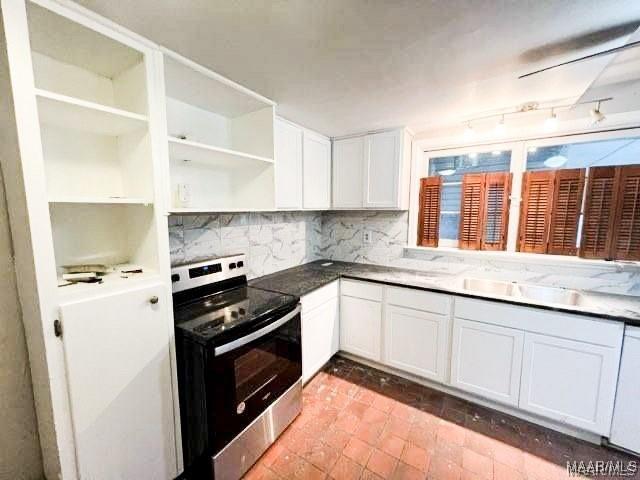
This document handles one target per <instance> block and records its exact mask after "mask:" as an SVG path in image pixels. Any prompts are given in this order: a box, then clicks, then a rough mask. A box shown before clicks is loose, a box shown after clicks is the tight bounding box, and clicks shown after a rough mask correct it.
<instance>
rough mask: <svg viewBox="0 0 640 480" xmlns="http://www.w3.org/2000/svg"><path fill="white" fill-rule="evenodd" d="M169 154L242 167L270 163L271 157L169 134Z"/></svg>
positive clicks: (215, 164)
mask: <svg viewBox="0 0 640 480" xmlns="http://www.w3.org/2000/svg"><path fill="white" fill-rule="evenodd" d="M169 154H170V156H171V158H172V159H173V160H188V161H193V162H199V163H204V164H207V165H211V166H216V167H224V168H244V167H246V166H248V165H250V164H253V165H256V164H257V165H264V164H272V163H274V162H273V159H272V158H267V157H261V156H258V155H251V154H249V153H243V152H238V151H235V150H229V149H227V148H222V147H216V146H213V145H206V144H204V143H199V142H191V141H189V140H183V139H181V138H176V137H171V136H169Z"/></svg>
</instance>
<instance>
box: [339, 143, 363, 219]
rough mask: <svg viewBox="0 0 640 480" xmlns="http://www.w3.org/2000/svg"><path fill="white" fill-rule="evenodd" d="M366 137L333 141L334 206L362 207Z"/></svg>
mask: <svg viewBox="0 0 640 480" xmlns="http://www.w3.org/2000/svg"><path fill="white" fill-rule="evenodd" d="M365 138H366V137H355V138H346V139H344V140H337V141H335V142H333V206H334V207H335V208H362V199H363V197H362V188H363V185H364V177H363V166H364V145H365Z"/></svg>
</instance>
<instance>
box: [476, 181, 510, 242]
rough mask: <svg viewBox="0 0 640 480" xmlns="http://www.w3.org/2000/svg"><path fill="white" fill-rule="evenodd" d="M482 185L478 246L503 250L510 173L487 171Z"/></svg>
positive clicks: (507, 217)
mask: <svg viewBox="0 0 640 480" xmlns="http://www.w3.org/2000/svg"><path fill="white" fill-rule="evenodd" d="M484 185H485V187H484V190H485V193H484V202H483V204H484V222H483V229H484V232H483V234H482V243H481V246H480V247H481V248H482V250H504V249H506V248H507V228H508V225H509V203H510V202H509V195H510V194H511V174H510V173H507V172H504V173H487V174H486V176H485V181H484Z"/></svg>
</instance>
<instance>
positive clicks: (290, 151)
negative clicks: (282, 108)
mask: <svg viewBox="0 0 640 480" xmlns="http://www.w3.org/2000/svg"><path fill="white" fill-rule="evenodd" d="M275 180H276V208H298V209H299V208H302V129H301V128H298V127H296V126H295V125H292V124H290V123H289V122H285V121H283V120H280V119H276V122H275Z"/></svg>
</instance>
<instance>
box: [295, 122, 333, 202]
mask: <svg viewBox="0 0 640 480" xmlns="http://www.w3.org/2000/svg"><path fill="white" fill-rule="evenodd" d="M302 145H303V147H302V151H303V153H302V158H303V162H302V177H303V179H302V207H303V208H305V209H309V210H326V209H328V208H330V207H331V141H330V140H329V139H328V138H326V137H323V136H322V135H320V134H317V133H313V132H310V131H308V130H306V131H305V132H304V137H303V144H302Z"/></svg>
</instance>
